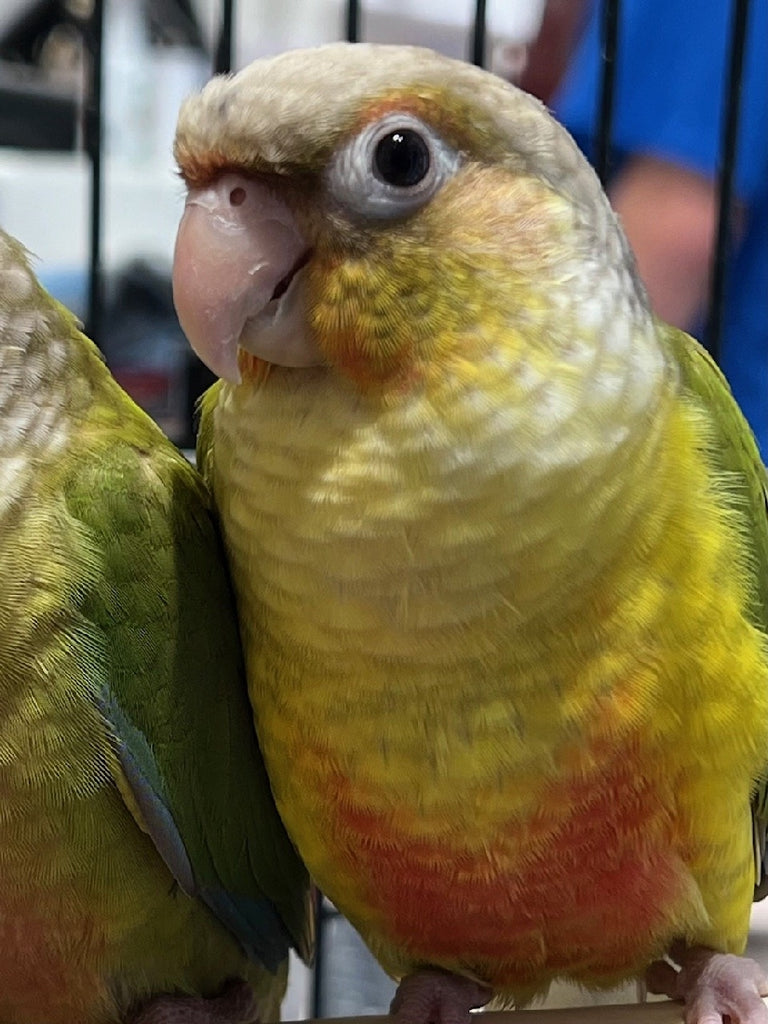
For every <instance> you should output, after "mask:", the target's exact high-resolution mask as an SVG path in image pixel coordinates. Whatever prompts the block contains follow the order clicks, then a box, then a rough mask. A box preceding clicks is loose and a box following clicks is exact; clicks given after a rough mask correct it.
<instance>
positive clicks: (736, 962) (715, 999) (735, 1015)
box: [646, 946, 768, 1024]
mask: <svg viewBox="0 0 768 1024" xmlns="http://www.w3.org/2000/svg"><path fill="white" fill-rule="evenodd" d="M672 956H673V957H674V959H675V960H676V961H677V962H678V963H679V964H680V969H679V970H678V969H677V968H675V967H674V966H673V965H672V964H670V963H667V962H666V961H664V960H659V961H657V962H656V963H653V964H651V966H650V967H649V968H648V971H647V974H646V982H647V984H648V989H649V991H651V992H654V993H656V994H658V995H665V996H668V997H669V998H670V999H681V1000H683V1002H684V1003H685V1014H684V1016H685V1022H686V1024H722V1021H723V1020H724V1019H725V1018H728V1019H729V1020H730V1021H731V1024H768V1008H766V1006H765V1004H764V1003H763V996H768V979H767V978H766V976H765V974H764V973H763V970H762V968H761V967H760V966H759V964H757V963H756V962H755V961H754V960H749V959H748V958H747V957H742V956H733V955H732V954H730V953H716V952H715V951H714V950H712V949H706V948H704V947H703V946H692V947H690V948H684V947H677V948H676V949H673V951H672Z"/></svg>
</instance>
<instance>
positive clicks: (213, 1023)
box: [128, 981, 258, 1024]
mask: <svg viewBox="0 0 768 1024" xmlns="http://www.w3.org/2000/svg"><path fill="white" fill-rule="evenodd" d="M257 1019H258V1014H257V1012H256V1000H255V998H254V995H253V990H252V989H251V986H250V985H248V984H246V983H245V982H244V981H231V982H229V984H227V986H226V987H225V989H224V991H223V992H222V993H221V995H219V996H216V997H215V998H213V999H203V998H202V997H201V996H167V995H166V996H157V998H155V999H152V1000H150V1002H148V1003H147V1004H146V1005H145V1006H144V1007H143V1008H142V1010H141V1011H140V1012H139V1013H138V1014H136V1015H135V1016H133V1017H130V1018H129V1020H128V1024H251V1022H253V1021H256V1020H257Z"/></svg>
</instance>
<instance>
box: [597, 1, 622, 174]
mask: <svg viewBox="0 0 768 1024" xmlns="http://www.w3.org/2000/svg"><path fill="white" fill-rule="evenodd" d="M620 7H621V4H620V0H603V10H602V20H601V25H600V38H601V43H602V67H601V75H600V101H599V107H598V115H597V138H596V143H595V169H596V170H597V173H598V176H599V178H600V181H602V183H603V184H605V183H606V181H607V179H608V171H609V165H610V160H611V129H612V127H613V107H614V98H615V95H616V54H617V51H618V45H619V13H620Z"/></svg>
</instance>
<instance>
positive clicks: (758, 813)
mask: <svg viewBox="0 0 768 1024" xmlns="http://www.w3.org/2000/svg"><path fill="white" fill-rule="evenodd" d="M659 326H660V328H661V329H662V330H663V331H664V332H665V336H666V341H667V344H668V346H669V348H670V350H671V351H672V353H673V356H674V359H675V360H676V362H677V363H678V365H679V367H680V371H681V380H682V385H683V387H684V389H685V390H686V391H687V392H688V394H689V396H690V397H691V398H692V400H693V401H694V403H695V404H696V405H698V406H699V407H700V408H701V409H702V415H704V416H705V417H706V418H707V419H708V420H709V422H710V424H711V435H710V438H711V443H710V450H709V452H708V456H709V459H710V462H711V464H712V466H713V467H714V469H715V470H716V472H717V473H718V474H720V475H721V476H722V478H723V479H724V480H725V483H726V490H727V491H728V492H729V493H731V494H732V495H733V503H734V505H735V506H736V507H738V508H740V509H741V510H742V513H743V514H744V517H745V520H746V522H747V523H748V524H749V531H748V533H747V537H746V539H747V543H748V546H749V550H750V555H751V560H752V568H753V573H752V577H753V589H752V620H753V622H754V624H755V625H756V626H757V627H758V628H759V629H761V630H763V631H764V632H768V475H766V470H765V466H764V465H763V463H762V460H761V458H760V453H759V451H758V448H757V443H756V441H755V438H754V436H753V434H752V431H751V430H750V428H749V426H748V424H747V422H746V420H745V419H744V416H743V415H742V412H741V410H740V409H739V407H738V405H737V404H736V401H735V399H734V398H733V395H732V394H731V391H730V388H729V387H728V384H727V382H726V380H725V377H724V376H723V374H722V373H721V371H720V369H719V368H718V366H717V365H716V363H715V362H714V360H713V359H712V358H711V357H710V355H709V354H708V353H707V352H706V350H705V349H704V348H702V346H701V345H699V344H698V342H696V341H694V339H693V338H691V337H689V336H688V335H687V334H685V333H684V332H683V331H679V330H677V329H676V328H674V327H668V326H666V325H659ZM752 819H753V827H754V838H755V879H756V881H755V899H763V898H764V897H765V896H766V895H768V861H766V837H767V836H768V752H767V755H766V775H764V776H763V777H762V778H760V779H757V780H756V787H755V793H754V796H753V800H752Z"/></svg>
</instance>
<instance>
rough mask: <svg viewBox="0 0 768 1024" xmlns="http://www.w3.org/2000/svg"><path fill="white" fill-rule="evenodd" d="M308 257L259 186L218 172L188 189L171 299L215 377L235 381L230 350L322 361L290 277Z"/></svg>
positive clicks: (282, 210) (291, 225)
mask: <svg viewBox="0 0 768 1024" xmlns="http://www.w3.org/2000/svg"><path fill="white" fill-rule="evenodd" d="M308 259H309V246H308V244H307V241H306V240H305V239H304V237H303V236H302V234H301V232H300V231H299V228H298V226H297V224H296V222H295V220H294V217H293V214H292V213H291V210H290V209H289V208H288V206H287V205H286V204H285V203H284V202H282V200H281V199H279V198H278V197H277V196H276V195H275V194H274V193H273V192H271V191H269V189H267V188H266V187H265V186H264V185H262V184H260V183H259V182H257V181H254V180H253V179H250V178H246V177H245V176H243V175H240V174H225V175H222V176H221V177H220V178H219V179H218V180H217V181H216V182H215V183H214V184H213V185H210V186H208V187H207V188H197V189H196V188H193V189H190V190H189V193H188V195H187V203H186V207H185V210H184V214H183V216H182V218H181V223H180V225H179V231H178V235H177V237H176V250H175V253H174V259H173V301H174V304H175V306H176V312H177V314H178V317H179V322H180V323H181V326H182V328H183V330H184V333H185V334H186V336H187V338H188V339H189V342H190V344H191V345H192V348H193V349H194V350H195V352H196V353H197V354H198V355H199V356H200V358H201V359H202V360H203V362H204V363H205V364H206V365H207V366H208V367H209V368H210V369H211V370H212V371H213V372H214V373H215V374H217V376H219V377H223V378H225V379H226V380H229V381H232V382H233V383H239V382H240V370H239V368H238V359H237V350H238V347H243V348H245V349H247V350H248V351H249V352H252V353H253V354H254V355H256V356H259V357H260V358H262V359H265V360H267V361H269V362H274V363H279V364H281V365H283V366H311V365H316V364H317V363H320V362H322V357H321V355H320V352H319V350H318V349H317V347H316V345H315V343H314V340H313V339H312V338H311V336H310V335H309V333H308V328H307V324H306V317H305V315H304V312H305V311H304V293H303V289H302V287H301V281H300V280H298V278H300V277H301V274H300V271H301V268H302V267H303V266H304V264H305V263H306V262H307V260H308Z"/></svg>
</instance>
